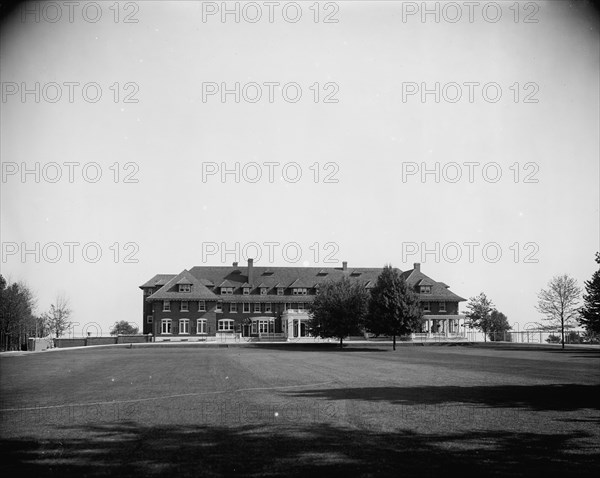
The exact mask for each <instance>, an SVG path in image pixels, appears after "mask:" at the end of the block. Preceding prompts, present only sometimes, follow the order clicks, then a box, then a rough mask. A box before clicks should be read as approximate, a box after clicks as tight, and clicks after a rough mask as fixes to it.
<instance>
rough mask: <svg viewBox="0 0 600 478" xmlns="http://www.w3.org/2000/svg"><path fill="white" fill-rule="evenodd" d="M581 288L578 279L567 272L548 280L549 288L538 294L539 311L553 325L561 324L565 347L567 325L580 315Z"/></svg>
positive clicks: (562, 340) (563, 345) (562, 341)
mask: <svg viewBox="0 0 600 478" xmlns="http://www.w3.org/2000/svg"><path fill="white" fill-rule="evenodd" d="M580 295H581V289H580V288H579V287H578V286H577V281H576V280H575V279H573V278H572V277H569V276H568V275H567V274H564V275H561V276H555V277H553V278H552V280H551V281H550V282H548V289H542V290H541V291H540V292H539V294H538V299H539V300H538V305H537V306H536V309H537V310H538V312H540V313H542V314H544V315H545V316H546V319H544V320H547V321H550V322H551V324H552V325H554V326H558V325H560V333H561V344H562V348H563V349H564V348H565V326H569V325H570V322H572V321H574V320H575V319H576V318H577V317H578V316H579V308H578V303H579V296H580Z"/></svg>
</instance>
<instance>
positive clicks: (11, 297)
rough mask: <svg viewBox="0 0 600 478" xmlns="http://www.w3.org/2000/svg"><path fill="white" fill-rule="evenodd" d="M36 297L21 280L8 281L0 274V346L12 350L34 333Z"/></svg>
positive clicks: (25, 341)
mask: <svg viewBox="0 0 600 478" xmlns="http://www.w3.org/2000/svg"><path fill="white" fill-rule="evenodd" d="M35 307H36V299H35V297H34V295H33V293H32V292H31V290H30V289H29V287H28V286H27V285H26V284H25V283H23V282H13V283H10V282H8V281H6V279H4V277H2V276H1V275H0V348H1V349H3V350H14V349H18V348H20V347H21V346H23V345H25V344H26V343H27V338H28V337H31V336H34V335H35V333H36V318H35V316H34V315H33V311H34V309H35Z"/></svg>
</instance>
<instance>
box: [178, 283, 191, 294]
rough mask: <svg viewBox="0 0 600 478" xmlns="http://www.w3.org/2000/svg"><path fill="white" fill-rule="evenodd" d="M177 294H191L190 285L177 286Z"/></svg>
mask: <svg viewBox="0 0 600 478" xmlns="http://www.w3.org/2000/svg"><path fill="white" fill-rule="evenodd" d="M179 292H192V286H191V285H190V284H179Z"/></svg>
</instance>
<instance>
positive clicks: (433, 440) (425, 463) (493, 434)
mask: <svg viewBox="0 0 600 478" xmlns="http://www.w3.org/2000/svg"><path fill="white" fill-rule="evenodd" d="M599 371H600V352H599V351H598V349H594V350H589V349H584V348H579V349H570V350H566V351H560V350H559V349H557V348H552V347H537V348H527V347H518V346H505V347H502V346H491V345H488V346H486V345H480V346H475V345H462V346H401V347H399V348H398V350H396V351H395V352H394V351H392V350H390V348H389V347H388V346H384V345H380V346H373V347H369V348H366V347H364V346H359V345H355V346H353V347H350V348H346V349H345V350H343V351H341V350H339V349H336V348H333V347H299V346H289V347H281V346H279V347H278V346H274V345H273V346H255V347H229V348H205V347H202V346H198V347H190V346H186V347H177V346H171V347H133V348H131V349H130V348H109V347H107V348H89V349H80V350H60V351H50V352H42V353H35V354H24V355H13V356H10V355H5V356H3V357H2V358H0V385H1V391H2V394H1V399H0V409H1V412H0V418H1V425H2V430H1V434H0V436H1V443H2V450H3V460H2V465H1V466H0V470H2V472H3V476H13V475H17V474H18V475H19V476H108V475H116V476H137V477H142V476H171V475H178V476H223V475H234V474H235V475H237V474H239V475H245V476H248V475H251V476H276V475H285V476H302V475H306V474H308V473H315V474H316V475H323V476H384V475H387V476H427V475H449V474H454V473H460V474H461V475H463V476H465V475H469V476H475V475H477V476H488V475H498V476H507V475H508V476H532V475H533V476H535V475H545V476H549V475H551V476H555V475H560V476H565V475H570V476H587V475H596V474H597V473H598V471H600V440H599V437H600V427H599V426H598V425H599V424H600V410H599V409H600V393H598V392H599V391H600V373H599Z"/></svg>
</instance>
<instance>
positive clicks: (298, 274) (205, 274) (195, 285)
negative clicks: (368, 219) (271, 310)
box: [141, 265, 465, 302]
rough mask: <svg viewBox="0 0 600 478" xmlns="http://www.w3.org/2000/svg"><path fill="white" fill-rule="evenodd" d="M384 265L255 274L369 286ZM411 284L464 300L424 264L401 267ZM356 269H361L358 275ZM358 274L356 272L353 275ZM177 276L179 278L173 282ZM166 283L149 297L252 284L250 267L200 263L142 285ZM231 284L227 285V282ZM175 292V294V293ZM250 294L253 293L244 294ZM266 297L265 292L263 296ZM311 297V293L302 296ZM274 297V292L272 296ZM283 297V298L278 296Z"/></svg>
mask: <svg viewBox="0 0 600 478" xmlns="http://www.w3.org/2000/svg"><path fill="white" fill-rule="evenodd" d="M381 271H382V268H380V267H379V268H376V267H373V268H366V267H365V268H363V267H358V268H355V269H352V270H351V271H350V270H345V271H344V270H343V268H341V267H274V266H269V267H261V266H256V265H255V266H253V277H254V278H255V282H260V285H259V286H258V287H267V288H269V289H272V288H288V287H297V288H316V287H317V286H318V285H319V284H323V283H325V282H329V281H334V280H337V279H340V278H342V277H349V278H350V279H351V280H355V281H358V282H359V283H362V284H364V285H365V287H366V288H368V289H370V288H373V287H374V285H375V283H376V281H377V278H378V276H379V274H380V273H381ZM399 272H400V275H401V277H402V278H404V279H405V280H406V281H407V283H408V285H409V287H411V288H412V289H413V290H415V288H416V285H417V284H424V285H429V284H431V292H432V293H431V294H421V295H420V298H421V300H429V301H436V300H437V301H450V302H451V301H464V300H465V299H463V298H462V297H459V296H458V295H456V294H454V293H453V292H451V291H450V290H448V286H447V285H446V284H444V283H443V282H436V281H435V280H433V279H431V278H430V277H428V276H427V275H425V274H423V273H422V272H421V271H420V268H417V269H411V270H408V271H404V272H402V271H399ZM356 273H360V274H359V275H356ZM353 274H354V275H353ZM256 278H260V279H258V280H256ZM182 279H183V280H186V279H187V280H189V281H191V282H192V292H181V293H179V292H175V291H173V290H171V287H174V286H175V284H176V283H177V282H178V281H180V280H182ZM173 280H174V281H175V282H173ZM157 282H158V283H159V284H158V285H160V286H162V287H161V289H160V290H159V291H157V292H155V293H154V294H152V295H151V296H150V297H149V300H163V298H164V299H166V300H168V299H179V300H186V299H190V300H194V299H196V300H198V298H200V300H205V299H213V300H215V299H218V300H223V299H225V298H226V299H225V300H230V298H231V297H236V295H235V294H234V295H233V296H221V295H220V294H219V295H217V294H214V293H213V292H212V291H211V290H209V289H208V288H207V287H214V285H215V284H221V286H222V287H234V288H239V287H252V285H250V284H249V283H248V268H247V267H239V266H238V267H233V266H196V267H192V268H191V269H190V270H189V271H183V272H182V273H181V274H178V275H174V274H159V275H156V276H154V277H153V278H152V279H150V280H149V281H148V282H146V283H145V284H144V285H143V286H141V287H155V286H156V283H157ZM224 284H227V285H224ZM171 294H174V295H171ZM240 296H241V294H240ZM243 297H245V298H248V297H250V296H248V295H246V296H243ZM262 297H263V299H264V296H262ZM280 297H282V299H281V300H287V299H290V297H291V296H287V295H286V296H280ZM302 297H307V296H302ZM269 298H271V296H269ZM277 300H279V299H277Z"/></svg>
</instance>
